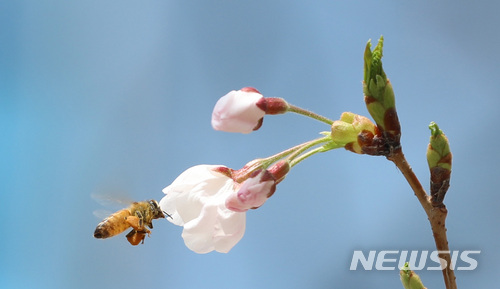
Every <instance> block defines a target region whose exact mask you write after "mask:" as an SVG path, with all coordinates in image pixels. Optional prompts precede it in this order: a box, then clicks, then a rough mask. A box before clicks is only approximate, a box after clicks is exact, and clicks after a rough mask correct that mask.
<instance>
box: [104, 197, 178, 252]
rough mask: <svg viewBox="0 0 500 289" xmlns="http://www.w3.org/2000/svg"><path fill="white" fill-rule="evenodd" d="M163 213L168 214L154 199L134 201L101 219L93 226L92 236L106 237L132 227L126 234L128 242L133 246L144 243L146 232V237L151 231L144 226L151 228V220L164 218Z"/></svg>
mask: <svg viewBox="0 0 500 289" xmlns="http://www.w3.org/2000/svg"><path fill="white" fill-rule="evenodd" d="M165 215H166V216H169V215H168V214H166V213H164V212H163V211H162V210H161V208H160V206H159V205H158V202H157V201H155V200H149V201H142V202H134V203H132V204H131V205H130V206H129V207H128V208H125V209H123V210H120V211H118V212H116V213H114V214H112V215H110V216H109V217H107V218H105V219H104V220H102V222H100V223H99V224H98V225H97V227H96V228H95V232H94V237H95V238H98V239H106V238H109V237H113V236H116V235H118V234H120V233H122V232H123V231H125V230H127V229H128V228H130V227H132V230H131V231H130V232H129V233H128V234H127V236H126V237H127V240H128V241H129V243H130V244H132V245H133V246H136V245H139V243H141V242H142V243H143V244H144V238H145V237H146V234H147V235H148V237H149V235H150V234H151V231H150V230H149V229H148V228H146V226H147V227H149V228H150V229H153V220H154V219H159V218H165Z"/></svg>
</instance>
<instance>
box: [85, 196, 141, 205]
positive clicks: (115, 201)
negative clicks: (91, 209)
mask: <svg viewBox="0 0 500 289" xmlns="http://www.w3.org/2000/svg"><path fill="white" fill-rule="evenodd" d="M90 197H91V198H92V199H93V200H94V201H96V202H98V203H99V204H100V205H101V206H104V207H122V208H123V207H128V206H130V204H132V203H133V201H132V200H129V199H128V198H127V197H125V196H122V195H120V196H118V195H116V194H109V193H106V194H96V193H93V194H90Z"/></svg>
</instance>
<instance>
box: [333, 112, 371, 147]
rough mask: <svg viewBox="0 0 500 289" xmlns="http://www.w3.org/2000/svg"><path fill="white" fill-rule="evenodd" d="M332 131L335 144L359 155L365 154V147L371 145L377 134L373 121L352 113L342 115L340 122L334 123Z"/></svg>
mask: <svg viewBox="0 0 500 289" xmlns="http://www.w3.org/2000/svg"><path fill="white" fill-rule="evenodd" d="M331 129H332V130H331V131H332V134H331V136H332V140H333V142H335V143H336V144H338V145H340V146H344V147H345V149H347V150H350V151H352V152H355V153H358V154H363V153H365V151H364V146H367V145H369V144H371V142H372V141H373V137H374V135H376V133H377V128H376V126H375V124H374V123H373V122H372V121H371V120H369V119H368V118H366V117H364V116H361V115H358V114H355V113H352V112H344V113H342V115H341V116H340V120H336V121H334V122H333V124H332V127H331Z"/></svg>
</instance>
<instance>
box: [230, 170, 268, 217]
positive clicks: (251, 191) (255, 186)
mask: <svg viewBox="0 0 500 289" xmlns="http://www.w3.org/2000/svg"><path fill="white" fill-rule="evenodd" d="M264 174H268V172H266V171H264V172H261V173H259V174H258V175H257V176H255V177H253V178H249V179H248V180H246V181H245V182H244V183H243V184H242V185H241V187H240V189H239V190H238V191H237V192H234V193H232V194H230V195H229V197H228V198H227V199H226V207H227V208H228V209H230V210H232V211H235V212H245V211H247V210H248V209H251V208H258V207H260V206H262V205H263V204H264V203H265V202H266V200H267V199H268V197H269V195H271V194H272V192H274V189H275V187H276V183H275V181H274V179H267V180H263V176H264Z"/></svg>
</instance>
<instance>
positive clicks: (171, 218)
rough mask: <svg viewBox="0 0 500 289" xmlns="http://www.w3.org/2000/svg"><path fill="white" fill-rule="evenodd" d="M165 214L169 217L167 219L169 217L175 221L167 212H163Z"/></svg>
mask: <svg viewBox="0 0 500 289" xmlns="http://www.w3.org/2000/svg"><path fill="white" fill-rule="evenodd" d="M163 214H165V216H167V218H168V217H170V219H172V220H173V218H172V216H171V215H169V214H168V213H167V212H165V211H163Z"/></svg>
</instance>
